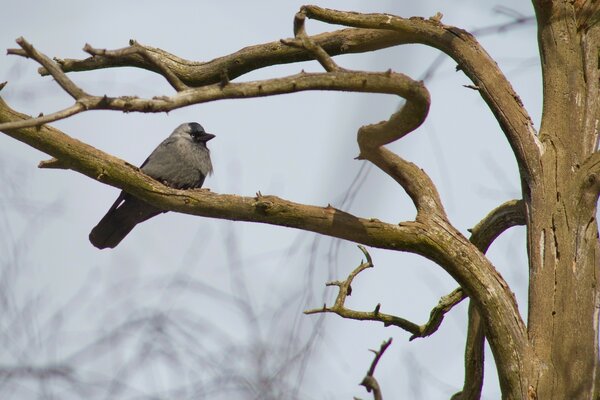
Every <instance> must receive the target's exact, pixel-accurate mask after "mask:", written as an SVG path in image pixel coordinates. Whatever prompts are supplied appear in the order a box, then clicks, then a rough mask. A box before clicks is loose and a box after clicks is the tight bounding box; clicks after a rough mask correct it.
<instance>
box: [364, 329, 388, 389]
mask: <svg viewBox="0 0 600 400" xmlns="http://www.w3.org/2000/svg"><path fill="white" fill-rule="evenodd" d="M391 344H392V338H389V339H388V340H386V341H384V342H383V343H382V344H381V346H380V347H379V350H377V351H375V350H371V351H372V352H373V353H375V358H374V359H373V362H372V363H371V366H370V367H369V371H367V375H366V376H365V377H364V378H363V380H362V382H361V383H360V385H361V386H364V387H365V389H367V392H369V393H371V392H373V399H374V400H383V395H382V394H381V388H380V386H379V382H377V380H376V379H375V376H374V375H375V368H377V364H378V363H379V360H380V359H381V357H382V356H383V353H385V351H386V350H387V348H388V347H390V345H391Z"/></svg>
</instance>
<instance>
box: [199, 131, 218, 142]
mask: <svg viewBox="0 0 600 400" xmlns="http://www.w3.org/2000/svg"><path fill="white" fill-rule="evenodd" d="M214 137H215V135H213V134H212V133H206V132H204V133H203V134H202V135H200V137H199V138H198V139H200V141H201V142H208V141H209V140H210V139H212V138H214Z"/></svg>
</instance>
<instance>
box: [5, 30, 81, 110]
mask: <svg viewBox="0 0 600 400" xmlns="http://www.w3.org/2000/svg"><path fill="white" fill-rule="evenodd" d="M17 44H18V45H19V46H21V48H22V49H23V53H16V52H14V51H13V50H11V49H9V50H8V51H7V54H18V55H21V56H23V57H27V58H33V59H34V60H35V61H37V62H38V63H40V64H41V65H42V66H43V67H44V68H46V70H48V71H49V72H50V73H51V74H52V77H53V78H54V79H55V80H56V82H57V83H58V84H59V85H60V87H61V88H63V89H64V90H65V92H67V93H68V94H69V95H70V96H71V97H73V98H74V99H75V100H79V99H81V98H83V97H86V96H87V93H85V91H84V90H83V89H81V88H80V87H78V86H77V85H75V83H73V81H72V80H71V79H69V78H68V77H67V75H66V74H65V73H64V72H63V71H62V70H61V69H60V68H59V66H58V64H57V63H56V62H54V61H52V60H51V59H50V58H49V57H48V56H46V55H44V54H42V53H40V52H39V51H37V50H36V49H34V48H33V46H32V45H31V44H30V43H29V42H28V41H27V40H25V39H24V38H22V37H20V38H18V39H17Z"/></svg>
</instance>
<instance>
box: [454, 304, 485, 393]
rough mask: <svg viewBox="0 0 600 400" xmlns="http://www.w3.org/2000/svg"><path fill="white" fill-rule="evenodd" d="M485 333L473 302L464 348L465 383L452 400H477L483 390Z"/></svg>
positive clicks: (470, 307) (470, 308) (470, 305)
mask: <svg viewBox="0 0 600 400" xmlns="http://www.w3.org/2000/svg"><path fill="white" fill-rule="evenodd" d="M484 345H485V332H484V327H483V321H482V320H481V317H480V315H479V312H478V311H477V308H476V307H475V304H474V303H473V302H470V303H469V326H468V330H467V343H466V346H465V383H464V385H463V388H462V390H461V391H460V392H459V393H456V394H455V395H454V396H452V399H453V400H479V399H480V398H481V389H482V388H483V373H484V369H483V366H484V354H485V353H484Z"/></svg>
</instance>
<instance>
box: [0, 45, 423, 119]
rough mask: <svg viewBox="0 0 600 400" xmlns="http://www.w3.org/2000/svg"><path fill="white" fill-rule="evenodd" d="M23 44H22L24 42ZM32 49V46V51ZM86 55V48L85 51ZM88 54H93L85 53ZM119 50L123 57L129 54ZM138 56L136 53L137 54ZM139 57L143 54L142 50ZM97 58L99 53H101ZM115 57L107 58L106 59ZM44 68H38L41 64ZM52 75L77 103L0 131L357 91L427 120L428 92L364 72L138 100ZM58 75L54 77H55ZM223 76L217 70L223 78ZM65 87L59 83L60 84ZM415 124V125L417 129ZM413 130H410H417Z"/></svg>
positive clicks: (401, 78) (395, 77)
mask: <svg viewBox="0 0 600 400" xmlns="http://www.w3.org/2000/svg"><path fill="white" fill-rule="evenodd" d="M23 42H24V43H26V42H25V41H24V39H23ZM31 48H32V49H33V47H31ZM88 50H90V49H88ZM90 51H92V52H94V51H96V50H90ZM131 51H133V50H131V49H123V50H122V52H123V53H127V52H131ZM136 51H137V50H136ZM143 51H144V52H145V51H146V50H143ZM100 53H101V52H100ZM35 55H36V61H38V62H40V63H42V62H43V63H44V64H47V63H46V60H49V59H48V57H46V56H44V55H43V54H41V53H38V52H37V51H36V52H35ZM114 56H116V55H114V54H112V55H111V57H114ZM44 64H43V65H44ZM54 67H55V68H54V69H53V70H52V72H53V74H54V73H56V74H57V75H53V76H54V77H55V78H56V79H57V80H58V79H59V78H61V79H62V78H63V77H64V78H65V79H67V81H68V84H67V83H65V85H66V86H67V87H65V86H63V85H62V84H61V86H63V88H65V90H68V91H71V92H78V93H79V92H80V93H83V94H82V95H81V97H78V98H77V103H76V104H75V105H73V106H71V107H69V108H67V109H64V110H62V111H59V112H55V113H52V114H49V115H45V116H42V117H38V118H29V119H27V120H26V121H14V122H11V123H5V124H0V130H6V129H15V128H25V127H29V126H39V125H41V124H44V123H48V122H52V121H57V120H59V119H63V118H66V117H69V116H72V115H74V114H77V113H80V112H83V111H87V110H99V109H100V110H119V111H124V112H134V111H135V112H166V111H171V110H174V109H177V108H181V107H185V106H188V105H192V104H199V103H204V102H208V101H213V100H220V99H232V98H249V97H260V96H270V95H275V94H283V93H292V92H298V91H304V90H346V91H348V90H349V91H357V92H372V93H390V94H396V95H399V96H401V97H405V96H406V97H405V98H406V99H407V102H408V103H409V104H411V106H413V107H415V108H418V109H419V111H420V112H421V114H420V115H412V120H417V121H418V124H420V123H421V122H422V121H423V120H424V119H425V117H426V115H427V110H428V108H429V94H428V93H427V89H425V87H423V86H422V85H420V84H419V83H418V82H415V81H413V80H412V79H410V78H409V77H407V76H406V75H403V74H398V73H391V72H390V73H367V72H349V71H342V70H341V69H340V70H337V71H334V72H328V73H323V74H307V73H301V74H298V75H293V76H289V77H286V78H279V79H269V80H264V81H255V82H244V83H228V84H226V85H218V84H214V85H210V86H205V87H201V88H193V89H187V90H183V91H181V92H178V93H176V94H175V95H173V96H170V97H167V96H163V97H156V98H153V99H140V98H137V97H130V96H123V97H107V96H91V95H88V94H86V93H85V92H83V90H81V89H79V88H78V87H77V86H76V85H75V84H73V83H72V82H71V81H70V80H68V78H66V76H65V75H64V73H63V72H62V71H60V69H58V68H57V67H56V65H54ZM56 70H58V72H56ZM222 72H223V71H221V73H222ZM63 83H64V82H63ZM418 124H417V125H416V126H418ZM416 126H414V127H412V129H414V128H416Z"/></svg>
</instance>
